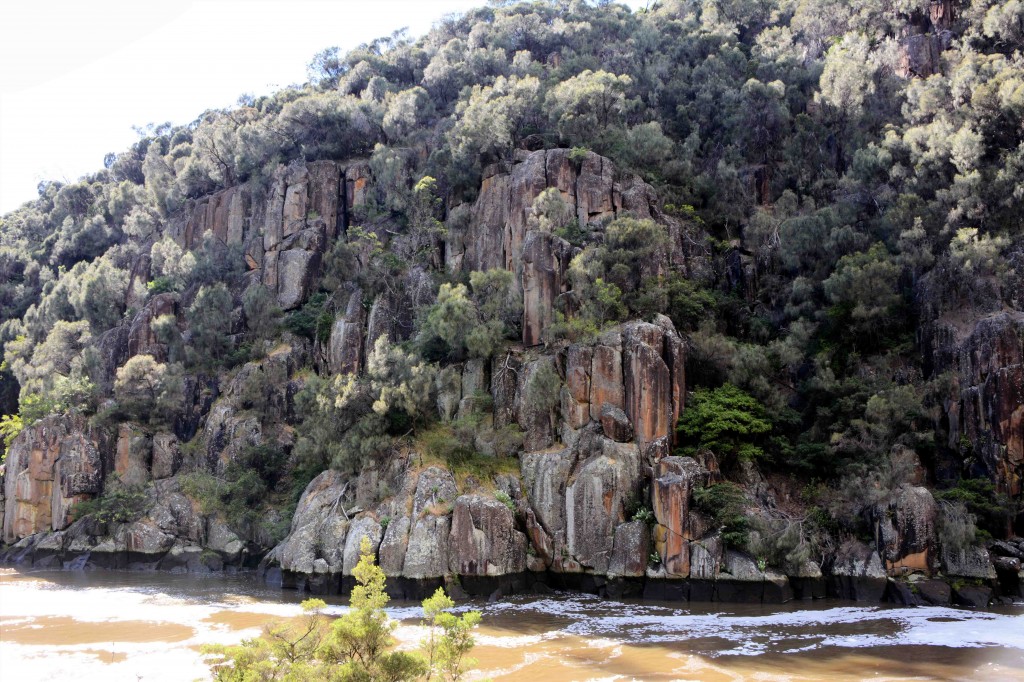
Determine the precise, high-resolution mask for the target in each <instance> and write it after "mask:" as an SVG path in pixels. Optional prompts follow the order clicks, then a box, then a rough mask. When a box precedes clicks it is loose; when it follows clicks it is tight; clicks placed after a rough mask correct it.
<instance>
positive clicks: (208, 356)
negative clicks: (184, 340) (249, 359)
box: [185, 282, 232, 367]
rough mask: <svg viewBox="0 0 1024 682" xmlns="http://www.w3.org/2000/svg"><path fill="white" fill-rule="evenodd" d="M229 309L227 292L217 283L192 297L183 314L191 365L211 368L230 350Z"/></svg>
mask: <svg viewBox="0 0 1024 682" xmlns="http://www.w3.org/2000/svg"><path fill="white" fill-rule="evenodd" d="M231 308H232V304H231V292H229V291H228V288H227V287H226V286H224V284H222V283H220V282H218V283H217V284H214V285H213V286H205V287H203V288H201V289H200V290H199V293H198V294H196V300H195V301H193V302H192V305H191V306H189V308H188V311H187V312H186V315H185V317H186V319H187V320H188V328H189V331H191V332H192V342H191V343H190V344H189V360H190V362H191V364H193V365H195V366H200V367H212V366H213V365H214V363H216V362H217V361H218V360H220V359H221V358H223V357H224V356H225V355H226V354H227V352H228V350H230V348H231V337H230V335H229V332H230V329H231Z"/></svg>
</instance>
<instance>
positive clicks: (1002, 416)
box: [921, 312, 1024, 523]
mask: <svg viewBox="0 0 1024 682" xmlns="http://www.w3.org/2000/svg"><path fill="white" fill-rule="evenodd" d="M921 340H922V347H923V350H924V354H925V359H926V361H927V369H929V370H930V373H931V374H933V375H938V374H941V373H943V372H947V371H948V372H951V373H952V375H953V378H954V382H953V386H952V391H951V394H950V395H949V396H948V398H947V399H946V402H945V406H944V407H945V414H944V419H943V425H944V427H945V430H946V433H947V439H946V443H945V445H946V447H947V448H949V450H950V451H952V452H954V453H958V454H957V457H958V458H959V459H970V460H971V470H970V471H969V472H968V473H969V475H971V476H983V477H986V478H989V479H991V480H992V481H994V482H995V484H996V487H997V489H998V490H999V491H1000V492H1002V493H1005V494H1007V495H1009V496H1010V497H1012V498H1016V499H1021V498H1022V496H1024V313H1020V312H997V313H992V314H989V315H985V316H983V317H981V318H979V319H977V320H975V321H973V322H971V323H968V324H963V323H954V322H948V321H945V319H944V318H940V319H938V320H936V321H934V322H932V323H930V324H928V325H926V326H925V327H924V328H923V330H922V332H921ZM967 450H969V451H967ZM1018 523H1019V522H1018Z"/></svg>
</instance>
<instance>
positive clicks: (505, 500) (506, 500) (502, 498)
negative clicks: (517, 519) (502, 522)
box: [494, 490, 516, 514]
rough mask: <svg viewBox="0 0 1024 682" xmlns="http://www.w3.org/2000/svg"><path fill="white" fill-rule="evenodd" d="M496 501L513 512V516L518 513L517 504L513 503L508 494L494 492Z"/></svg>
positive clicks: (500, 491) (502, 491)
mask: <svg viewBox="0 0 1024 682" xmlns="http://www.w3.org/2000/svg"><path fill="white" fill-rule="evenodd" d="M494 499H496V500H497V501H498V502H501V503H502V504H503V505H505V506H506V507H508V509H509V511H511V512H512V513H513V514H514V513H515V512H516V504H515V502H513V501H512V498H511V497H509V496H508V493H506V492H505V491H504V490H496V491H494Z"/></svg>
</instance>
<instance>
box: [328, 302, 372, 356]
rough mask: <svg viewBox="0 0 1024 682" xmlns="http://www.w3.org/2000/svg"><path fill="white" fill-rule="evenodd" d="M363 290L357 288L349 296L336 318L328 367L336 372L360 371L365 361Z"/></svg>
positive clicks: (329, 346)
mask: <svg viewBox="0 0 1024 682" xmlns="http://www.w3.org/2000/svg"><path fill="white" fill-rule="evenodd" d="M365 325H366V315H365V313H364V311H363V292H362V291H361V290H358V289H357V290H356V291H354V292H352V294H351V295H350V296H349V298H348V305H347V306H346V307H345V312H344V314H342V315H338V317H336V318H335V320H334V324H333V325H332V326H331V338H330V341H329V342H328V350H327V358H328V367H329V368H330V370H331V372H332V373H334V374H350V373H354V372H358V371H359V368H360V367H361V366H362V362H363V344H364V339H363V329H364V328H365Z"/></svg>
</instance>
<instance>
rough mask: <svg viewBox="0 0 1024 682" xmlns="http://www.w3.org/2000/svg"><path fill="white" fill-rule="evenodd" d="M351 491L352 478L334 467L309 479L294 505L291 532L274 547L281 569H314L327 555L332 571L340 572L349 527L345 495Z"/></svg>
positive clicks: (302, 570)
mask: <svg viewBox="0 0 1024 682" xmlns="http://www.w3.org/2000/svg"><path fill="white" fill-rule="evenodd" d="M349 493H350V491H349V481H348V480H347V479H346V478H345V477H343V476H342V475H341V474H340V473H338V472H337V471H334V470H333V469H328V470H327V471H325V472H323V473H321V474H320V475H319V476H317V477H316V478H314V479H313V480H312V481H310V483H309V485H307V486H306V490H305V491H304V492H303V493H302V497H301V498H300V499H299V503H298V505H297V506H296V507H295V514H294V516H293V517H292V525H291V532H290V533H289V534H288V537H286V538H285V539H284V540H283V541H282V542H281V543H280V544H279V545H278V546H277V547H275V548H274V549H273V551H272V555H273V557H274V558H275V560H276V561H277V562H278V563H279V565H280V567H281V569H283V570H285V571H290V572H293V573H312V572H313V563H314V561H315V560H317V559H324V560H325V561H326V562H327V565H328V570H329V571H330V572H332V573H341V571H342V569H343V566H344V552H345V548H346V538H347V535H348V527H349V520H348V519H347V518H346V517H345V515H344V501H345V500H344V498H345V496H346V494H349ZM357 552H358V548H357Z"/></svg>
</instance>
